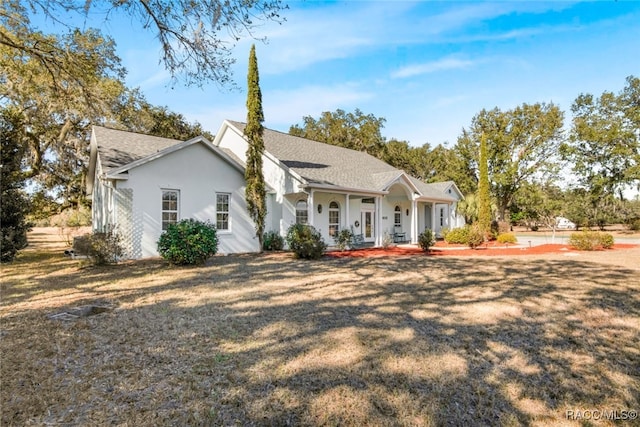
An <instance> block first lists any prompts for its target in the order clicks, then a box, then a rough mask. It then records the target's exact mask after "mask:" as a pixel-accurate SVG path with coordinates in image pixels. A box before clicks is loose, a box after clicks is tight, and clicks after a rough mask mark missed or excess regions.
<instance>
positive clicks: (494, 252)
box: [327, 243, 638, 258]
mask: <svg viewBox="0 0 640 427" xmlns="http://www.w3.org/2000/svg"><path fill="white" fill-rule="evenodd" d="M636 246H638V245H632V244H628V243H619V244H616V245H614V246H613V248H612V249H604V250H607V251H614V250H617V249H618V250H619V249H630V248H635V247H636ZM447 247H449V248H456V249H441V247H439V246H438V245H436V246H435V247H433V248H431V249H430V250H429V252H424V251H423V250H422V249H420V248H419V247H406V246H404V247H400V246H396V247H392V248H388V249H383V248H366V249H356V250H352V251H343V252H340V251H331V252H327V256H328V257H332V258H345V257H353V258H369V257H384V256H402V255H429V256H434V255H435V256H447V255H453V256H504V255H509V256H511V255H540V254H550V253H561V252H579V251H577V250H575V249H572V248H570V247H569V246H567V245H556V244H553V245H552V244H546V245H538V246H533V247H530V248H527V247H524V248H523V247H514V246H511V247H506V248H505V247H504V244H499V245H493V246H492V245H489V247H485V246H482V247H481V248H477V249H469V248H466V249H464V248H465V247H464V246H457V245H448V246H447ZM458 247H459V248H460V249H457V248H458Z"/></svg>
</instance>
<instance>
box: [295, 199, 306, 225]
mask: <svg viewBox="0 0 640 427" xmlns="http://www.w3.org/2000/svg"><path fill="white" fill-rule="evenodd" d="M308 222H309V211H308V210H307V201H306V200H298V201H297V202H296V224H307V223H308Z"/></svg>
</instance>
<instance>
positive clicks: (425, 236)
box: [418, 228, 436, 252]
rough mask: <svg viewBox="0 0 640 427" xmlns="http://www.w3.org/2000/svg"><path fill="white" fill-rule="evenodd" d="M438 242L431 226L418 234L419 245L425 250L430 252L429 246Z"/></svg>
mask: <svg viewBox="0 0 640 427" xmlns="http://www.w3.org/2000/svg"><path fill="white" fill-rule="evenodd" d="M435 244H436V237H435V235H434V234H433V231H431V230H430V229H429V228H427V229H425V230H424V231H423V232H422V233H420V235H419V236H418V245H420V248H422V250H423V251H425V252H428V251H429V248H430V247H431V246H433V245H435Z"/></svg>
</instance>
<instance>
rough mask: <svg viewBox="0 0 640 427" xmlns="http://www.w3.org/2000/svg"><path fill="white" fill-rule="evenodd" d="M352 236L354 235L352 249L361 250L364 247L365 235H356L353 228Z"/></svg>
mask: <svg viewBox="0 0 640 427" xmlns="http://www.w3.org/2000/svg"><path fill="white" fill-rule="evenodd" d="M351 234H352V235H353V239H351V247H353V248H361V247H363V246H364V235H362V234H356V232H355V231H354V229H353V227H351Z"/></svg>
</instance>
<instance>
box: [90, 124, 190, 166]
mask: <svg viewBox="0 0 640 427" xmlns="http://www.w3.org/2000/svg"><path fill="white" fill-rule="evenodd" d="M93 132H94V135H95V137H96V141H97V142H98V156H99V157H100V163H101V164H102V168H103V169H104V171H108V170H109V169H113V168H117V167H120V166H124V165H127V164H129V163H131V162H135V161H136V160H140V159H143V158H145V157H147V156H150V155H152V154H154V153H157V152H158V151H162V150H164V149H166V148H169V147H171V146H173V145H176V144H180V143H181V142H183V141H179V140H177V139H169V138H160V137H157V136H150V135H144V134H141V133H133V132H128V131H123V130H115V129H109V128H105V127H102V126H94V127H93Z"/></svg>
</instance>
